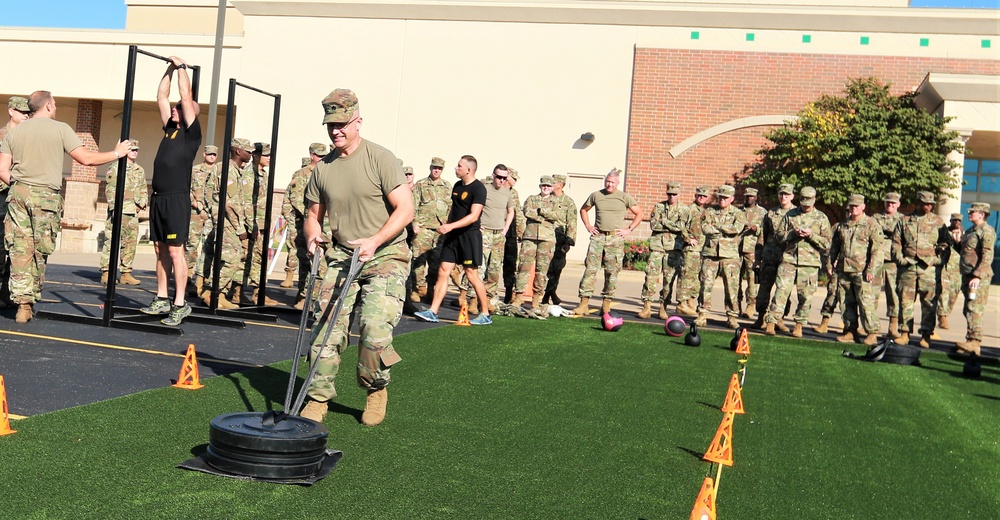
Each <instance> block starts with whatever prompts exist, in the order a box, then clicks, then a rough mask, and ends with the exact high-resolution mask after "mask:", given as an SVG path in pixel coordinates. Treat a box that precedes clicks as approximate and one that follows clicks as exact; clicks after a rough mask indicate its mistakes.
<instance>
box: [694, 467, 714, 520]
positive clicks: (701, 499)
mask: <svg viewBox="0 0 1000 520" xmlns="http://www.w3.org/2000/svg"><path fill="white" fill-rule="evenodd" d="M691 520H715V484H713V483H712V477H705V482H702V484H701V491H699V492H698V498H697V499H696V500H695V501H694V509H692V510H691Z"/></svg>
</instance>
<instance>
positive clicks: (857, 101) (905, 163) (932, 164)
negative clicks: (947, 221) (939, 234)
mask: <svg viewBox="0 0 1000 520" xmlns="http://www.w3.org/2000/svg"><path fill="white" fill-rule="evenodd" d="M797 115H798V118H797V119H796V120H791V121H787V122H786V123H785V125H784V126H783V127H781V128H777V129H774V130H771V131H769V132H767V133H766V134H765V135H764V136H765V137H766V138H767V139H768V140H769V141H770V143H768V144H765V145H764V146H763V147H762V148H761V149H760V150H758V151H757V155H758V157H759V160H758V162H755V163H753V164H750V165H747V167H746V168H745V170H744V172H745V173H746V174H748V176H747V178H746V179H745V180H744V183H745V184H749V185H754V186H757V187H759V188H761V189H762V190H767V192H770V193H776V192H777V186H778V185H779V184H781V183H792V184H794V185H795V186H797V187H802V186H812V187H814V188H816V189H817V190H819V194H820V196H819V200H818V201H817V203H818V207H819V209H821V210H823V211H824V212H826V213H827V214H828V215H832V216H834V217H836V218H838V219H839V218H842V217H843V215H844V212H843V206H844V204H845V203H846V202H847V197H848V195H850V194H852V193H860V194H862V195H864V196H865V199H866V200H868V201H881V200H882V196H883V195H884V194H885V193H886V192H889V191H895V192H899V193H900V194H901V195H902V197H903V201H904V203H905V202H906V201H912V200H914V199H915V198H916V194H917V192H919V191H925V190H926V191H933V192H939V191H940V190H941V189H945V188H947V189H952V188H957V187H958V185H959V184H958V180H956V179H955V178H954V177H953V176H952V175H951V174H950V173H948V170H950V169H951V168H953V167H955V166H957V165H956V164H955V163H954V162H953V161H950V160H948V154H949V153H950V152H951V151H953V150H956V149H958V148H960V147H961V145H960V144H959V143H958V142H957V141H956V140H955V138H956V137H957V135H958V134H957V133H956V132H954V131H947V130H945V124H946V123H947V122H948V119H947V118H941V117H938V116H936V115H934V114H930V113H928V112H926V111H925V110H922V109H921V108H919V107H917V106H916V104H915V103H914V94H913V93H912V92H910V93H906V94H903V95H900V96H894V95H892V94H891V93H890V91H889V84H888V83H884V82H882V81H881V80H879V79H878V78H856V79H851V80H849V81H848V83H847V86H846V87H845V89H844V93H843V96H839V97H838V96H828V95H824V96H822V97H820V98H819V99H817V100H816V101H813V102H811V103H809V104H808V105H806V106H805V107H804V108H803V109H802V110H800V111H799V113H798V114H797ZM878 203H879V204H881V202H878ZM868 206H869V207H872V206H873V204H871V203H869V204H868Z"/></svg>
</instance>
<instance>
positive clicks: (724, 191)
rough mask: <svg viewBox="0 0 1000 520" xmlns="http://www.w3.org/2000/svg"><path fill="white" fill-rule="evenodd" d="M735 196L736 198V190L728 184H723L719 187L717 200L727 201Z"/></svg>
mask: <svg viewBox="0 0 1000 520" xmlns="http://www.w3.org/2000/svg"><path fill="white" fill-rule="evenodd" d="M735 196H736V188H734V187H732V186H730V185H728V184H723V185H722V186H719V198H726V199H728V198H732V197H735Z"/></svg>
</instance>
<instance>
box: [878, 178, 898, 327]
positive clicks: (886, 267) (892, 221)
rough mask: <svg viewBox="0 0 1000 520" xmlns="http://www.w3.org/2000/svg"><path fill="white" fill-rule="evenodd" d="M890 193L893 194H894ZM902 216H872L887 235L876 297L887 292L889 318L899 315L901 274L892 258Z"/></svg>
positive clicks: (883, 245) (887, 313) (883, 214)
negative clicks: (893, 243) (898, 284)
mask: <svg viewBox="0 0 1000 520" xmlns="http://www.w3.org/2000/svg"><path fill="white" fill-rule="evenodd" d="M889 195H890V196H891V195H892V194H889ZM889 198H890V197H889V196H887V197H886V199H887V200H888V199H889ZM896 200H897V201H898V200H899V199H898V198H897V199H896ZM901 216H902V215H900V214H899V213H898V212H897V213H894V214H892V215H887V214H885V213H879V214H877V215H873V216H872V218H874V219H875V222H877V223H878V225H879V226H880V227H881V228H882V236H883V237H885V240H883V242H882V248H883V254H884V259H885V260H884V261H883V263H882V270H881V271H879V273H878V274H877V276H876V280H875V297H876V303H877V302H878V299H879V298H881V297H882V293H883V292H884V293H885V315H886V317H888V318H889V319H893V318H898V317H899V289H898V288H897V286H896V280H897V278H898V276H899V266H898V265H896V262H895V261H894V260H893V259H892V234H893V233H894V232H895V231H896V225H897V224H899V219H900V217H901Z"/></svg>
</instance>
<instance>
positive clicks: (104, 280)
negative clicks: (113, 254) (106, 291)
mask: <svg viewBox="0 0 1000 520" xmlns="http://www.w3.org/2000/svg"><path fill="white" fill-rule="evenodd" d="M101 283H103V284H107V283H108V272H107V271H101Z"/></svg>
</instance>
